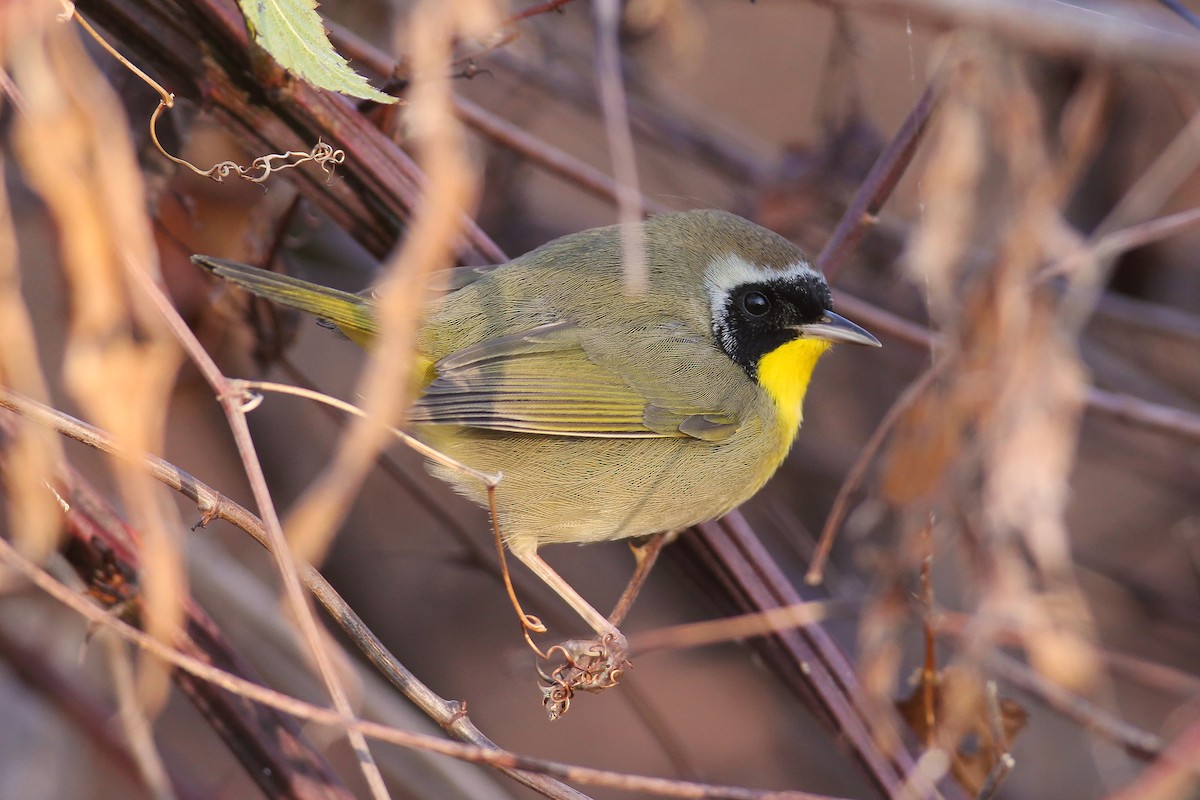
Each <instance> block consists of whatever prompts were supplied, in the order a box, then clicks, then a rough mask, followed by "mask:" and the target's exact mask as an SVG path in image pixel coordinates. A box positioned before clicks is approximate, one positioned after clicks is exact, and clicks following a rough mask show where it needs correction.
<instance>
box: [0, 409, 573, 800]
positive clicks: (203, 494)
mask: <svg viewBox="0 0 1200 800" xmlns="http://www.w3.org/2000/svg"><path fill="white" fill-rule="evenodd" d="M0 407H4V408H7V409H9V410H10V411H12V412H14V413H17V414H21V415H22V416H24V417H27V418H28V419H31V420H33V421H34V422H35V423H37V424H39V425H44V426H46V427H48V428H51V429H53V430H56V431H58V432H59V433H60V434H62V435H63V436H66V437H68V438H71V439H74V440H75V441H77V442H80V443H81V444H85V445H87V446H89V447H93V448H95V449H97V450H100V451H102V452H105V453H111V454H114V455H118V456H121V457H123V458H127V459H131V460H137V461H139V462H140V464H141V466H142V467H143V468H144V469H145V470H146V472H147V473H149V475H150V476H151V477H153V478H154V479H155V480H157V481H159V482H161V483H163V484H164V485H166V486H168V487H170V488H171V489H173V490H175V491H177V492H179V493H180V494H181V495H183V496H184V497H186V498H187V499H188V500H190V501H192V502H193V503H195V504H196V508H197V509H198V510H199V511H200V513H201V514H202V515H203V519H204V520H205V521H206V522H207V521H210V520H213V519H221V520H224V521H226V522H228V523H230V524H232V525H235V526H237V527H238V528H240V529H241V530H243V531H245V532H246V533H248V534H250V536H252V537H253V538H254V540H255V541H257V542H258V543H259V544H260V545H262V546H263V547H264V548H266V549H267V550H270V546H271V543H270V539H269V537H268V535H267V532H266V529H265V527H264V526H263V523H262V521H261V520H260V519H259V518H258V517H257V516H255V515H254V514H253V513H251V512H250V511H248V510H247V509H246V508H244V507H243V506H241V505H239V504H238V503H236V502H234V501H233V500H230V499H229V498H227V497H224V496H222V495H221V494H220V493H219V492H218V491H216V490H215V489H213V488H212V487H210V486H208V485H207V484H205V483H204V482H203V481H200V480H198V479H197V478H196V477H194V476H193V475H190V474H188V473H187V472H185V471H184V470H182V469H180V468H179V467H177V466H175V465H174V464H171V463H170V462H167V461H165V460H163V459H161V458H158V457H157V456H152V455H141V456H140V457H139V456H136V455H130V454H127V453H123V452H121V451H120V450H119V449H118V448H117V447H116V443H115V442H114V441H113V440H112V438H111V437H109V436H108V435H107V434H105V433H104V432H103V431H100V430H98V429H97V428H95V427H93V426H91V425H88V424H87V423H86V422H82V421H80V420H77V419H75V418H74V417H71V416H69V415H67V414H64V413H62V412H61V411H58V410H56V409H53V408H49V407H48V406H45V405H42V404H41V403H37V402H35V401H33V400H30V399H29V398H25V397H21V396H20V395H18V394H16V393H14V392H11V391H9V390H5V389H0ZM301 578H302V579H303V581H304V583H305V586H306V587H307V588H308V589H309V591H311V592H312V593H313V596H314V597H316V598H317V601H318V602H319V603H321V605H322V607H324V608H325V610H326V611H327V612H328V613H329V615H330V616H331V617H333V619H334V621H335V622H337V624H338V625H339V626H340V627H341V628H342V630H343V631H345V633H346V635H347V636H348V637H349V638H350V639H351V641H353V642H354V643H355V645H357V646H358V648H359V649H360V650H361V651H362V652H363V654H364V655H365V656H366V657H367V658H368V659H369V660H370V661H371V663H372V664H373V665H374V666H375V668H376V669H378V670H379V671H380V672H381V673H382V674H383V675H384V677H386V678H387V679H388V680H389V681H390V682H391V683H392V684H393V685H394V686H395V687H396V688H397V689H399V690H400V691H401V692H402V693H403V694H404V695H405V697H407V698H408V699H409V700H410V701H411V702H412V703H413V704H414V705H416V706H417V707H418V708H420V709H421V710H422V711H423V712H425V713H426V714H427V715H428V716H429V717H430V718H431V719H433V720H434V721H435V722H437V723H438V724H439V725H441V726H442V727H443V728H445V729H446V730H447V731H448V732H449V733H451V734H452V735H454V736H455V737H456V738H458V739H459V740H461V741H464V742H467V743H469V744H474V745H476V746H479V747H493V748H494V747H496V745H495V744H493V743H492V742H491V740H489V739H488V738H487V737H486V736H484V735H483V734H482V733H481V732H480V731H479V729H478V728H476V727H475V726H474V724H473V723H472V722H471V721H470V718H469V717H468V716H467V715H466V713H465V712H464V710H463V708H462V706H461V704H459V703H456V702H453V701H450V700H445V699H443V698H442V697H439V696H438V695H437V694H435V693H434V692H433V691H431V690H430V689H429V688H428V687H427V686H425V684H424V683H422V682H421V680H420V679H419V678H417V676H416V675H414V674H413V673H412V672H410V671H409V670H408V669H407V668H406V667H405V666H404V665H403V664H401V663H400V662H399V661H397V660H396V657H395V656H393V655H392V654H391V653H390V652H389V651H388V649H387V647H386V646H385V645H384V644H383V642H382V641H380V639H379V638H378V637H377V636H376V635H375V633H374V632H373V631H372V630H371V629H370V628H369V627H368V626H367V625H366V623H365V622H363V620H362V619H361V618H360V617H359V616H358V614H357V613H355V611H354V610H353V609H352V608H351V607H350V606H349V605H348V604H347V603H346V601H345V600H344V599H343V598H342V596H341V595H340V594H338V592H337V591H336V590H335V589H334V588H333V587H332V586H331V585H330V584H329V582H328V581H326V580H325V578H324V576H322V575H321V574H320V573H319V572H317V571H316V570H315V569H314V568H312V567H311V566H305V567H304V568H303V569H302V572H301ZM511 777H513V778H515V779H516V780H518V781H519V782H521V783H524V784H525V785H526V786H529V787H530V788H531V789H534V790H535V791H538V792H540V793H542V794H544V795H545V796H547V797H553V798H564V800H582V797H583V796H582V795H580V794H579V793H578V792H576V791H575V790H573V789H571V788H570V787H569V786H565V785H563V784H560V783H558V782H556V781H553V780H552V779H548V778H545V777H544V776H541V775H535V774H532V773H515V774H512V775H511Z"/></svg>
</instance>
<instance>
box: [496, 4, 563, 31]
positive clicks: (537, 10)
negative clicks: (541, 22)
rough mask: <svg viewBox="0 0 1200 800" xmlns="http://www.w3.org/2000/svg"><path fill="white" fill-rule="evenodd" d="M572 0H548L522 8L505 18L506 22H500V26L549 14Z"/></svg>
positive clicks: (503, 26) (504, 26)
mask: <svg viewBox="0 0 1200 800" xmlns="http://www.w3.org/2000/svg"><path fill="white" fill-rule="evenodd" d="M570 2H571V0H546V2H544V3H538V4H537V5H533V6H530V7H529V8H524V9H521V10H520V11H518V12H517V13H515V14H513V15H512V16H511V17H509V18H508V19H506V20H504V22H502V23H500V27H501V28H507V27H510V26H512V25H515V24H517V23H518V22H521V21H522V20H527V19H530V18H531V17H536V16H539V15H541V14H549V13H550V12H551V11H558V10H559V9H561V8H562V7H563V6H565V5H566V4H567V3H570Z"/></svg>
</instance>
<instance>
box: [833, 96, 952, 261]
mask: <svg viewBox="0 0 1200 800" xmlns="http://www.w3.org/2000/svg"><path fill="white" fill-rule="evenodd" d="M936 106H937V84H936V82H931V83H929V84H928V85H926V87H925V90H924V91H923V92H921V96H920V97H919V98H917V102H916V104H915V105H913V107H912V110H911V111H909V112H908V116H907V117H905V118H904V122H903V123H901V125H900V129H899V130H898V131H896V135H895V136H893V137H892V138H891V140H890V141H889V142H888V144H887V147H885V148H884V150H883V152H882V153H880V154H879V158H877V159H876V160H875V163H874V165H872V167H871V171H870V172H869V173H867V177H866V178H865V179H864V180H863V182H862V185H861V186H859V188H858V191H857V192H855V194H854V199H853V200H851V201H850V206H849V207H848V208H847V209H846V212H845V213H844V214H843V215H842V218H841V220H839V221H838V224H837V227H836V228H834V229H833V233H832V234H830V236H829V240H828V241H826V242H825V247H824V248H823V249H822V250H821V254H820V255H818V256H817V269H819V270H821V271H822V272H824V273H825V276H826V277H827V278H828V279H829V282H830V283H833V282H835V281H836V280H837V277H838V274H839V273H841V271H842V267H844V266H845V264H846V260H847V258H848V257H849V256H850V254H851V253H852V252H853V251H854V249H855V248H856V247H858V243H859V242H861V241H862V239H863V237H864V236H866V235H867V231H868V230H870V229H871V227H872V226H873V225H874V224H875V221H876V218H877V215H878V214H879V211H880V209H882V208H883V204H884V203H886V202H887V200H888V198H889V197H891V195H892V192H893V190H895V188H896V184H897V183H899V182H900V179H901V178H902V177H904V173H905V172H906V171H907V170H908V166H909V164H911V163H912V160H913V156H915V155H916V152H917V147H918V146H919V145H920V144H921V139H922V138H924V135H925V131H926V129H927V128H928V126H929V120H930V119H932V117H933V112H934V109H935V108H936Z"/></svg>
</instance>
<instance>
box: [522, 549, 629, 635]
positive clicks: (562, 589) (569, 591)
mask: <svg viewBox="0 0 1200 800" xmlns="http://www.w3.org/2000/svg"><path fill="white" fill-rule="evenodd" d="M513 555H515V556H516V557H517V558H519V559H520V560H521V563H522V564H524V565H525V566H527V567H529V569H530V570H531V571H532V572H533V574H534V575H537V576H538V577H539V578H541V579H542V582H543V583H545V584H546V585H547V586H549V587H550V588H551V589H553V590H554V591H555V593H556V594H558V596H559V597H561V598H562V599H563V600H564V601H566V603H567V605H569V606H570V607H571V608H573V609H575V613H576V614H578V615H579V616H580V617H582V618H583V621H584V622H586V623H587V624H588V625H589V626H590V627H591V628H592V630H594V631H595V632H596V633H597V634H599V635H600V636H602V637H603V636H608V635H611V634H616V635H617V636H620V635H621V632H620V631H618V630H617V626H616V625H614V624H613V623H611V622H609V621H608V619H607V618H606V617H605V616H604V615H603V614H601V613H600V612H599V611H597V610H596V609H595V608H593V607H592V605H591V604H590V603H589V602H588V601H587V600H584V599H583V597H582V596H581V595H580V594H579V592H577V591H575V587H574V586H572V585H571V584H569V583H567V581H566V579H565V578H563V576H561V575H559V574H558V573H557V572H555V571H554V569H553V567H551V566H550V565H549V564H547V563H546V562H545V560H543V559H542V557H541V556H539V555H538V554H537V552H536V551H530V552H527V553H522V552H515V553H513Z"/></svg>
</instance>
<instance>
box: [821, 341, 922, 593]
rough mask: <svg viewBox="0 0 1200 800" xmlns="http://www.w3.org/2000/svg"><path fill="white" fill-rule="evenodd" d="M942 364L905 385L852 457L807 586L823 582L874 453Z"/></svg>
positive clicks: (827, 519)
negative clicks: (852, 501) (855, 455)
mask: <svg viewBox="0 0 1200 800" xmlns="http://www.w3.org/2000/svg"><path fill="white" fill-rule="evenodd" d="M944 363H945V362H941V364H939V365H937V366H934V367H930V368H929V369H927V370H925V372H923V373H921V375H920V376H918V377H917V379H916V380H915V381H913V382H912V383H910V384H909V385H908V388H907V389H905V390H904V392H903V393H902V394H901V395H900V396H899V397H898V398H896V402H894V403H892V406H891V408H889V409H888V411H887V413H886V414H884V416H883V419H881V420H880V421H879V424H878V425H876V426H875V430H874V432H873V433H872V434H871V438H870V439H868V440H867V442H866V444H864V445H863V447H862V450H861V451H860V452H859V454H858V457H857V458H855V460H854V464H853V465H852V466H851V467H850V471H849V472H847V473H846V477H845V478H844V479H843V480H842V485H841V486H840V487H839V488H838V493H837V496H836V497H834V499H833V505H832V506H830V508H829V516H827V517H826V518H825V527H824V528H822V529H821V537H820V539H818V540H817V547H816V549H815V550H814V551H813V556H812V560H811V561H810V563H809V567H808V572H807V573H806V574H805V576H804V580H805V581H806V582H807V583H808V585H809V586H816V585H817V584H819V583H821V582H822V581H823V580H824V576H825V563H826V562H827V561H828V560H829V551H830V550H831V549H832V548H833V540H834V537H835V536H837V532H838V530H840V529H841V527H842V522H843V521H844V520H845V518H846V514H847V513H848V512H849V510H850V498H851V497H852V496H853V495H854V493H855V492H856V491H858V488H859V486H861V485H862V482H863V480H864V479H865V478H866V477H867V470H868V469H869V468H870V466H871V463H872V462H873V461H874V460H875V456H876V454H878V453H879V448H881V447H883V443H884V442H885V441H886V440H887V436H888V434H889V433H891V431H892V428H894V427H895V426H896V423H897V422H899V421H900V419H901V418H902V417H903V416H904V413H905V412H906V411H908V410H909V409H910V408H911V407H912V404H913V403H915V402H916V401H917V399H918V398H919V397H920V396H921V395H922V394H923V393H924V392H925V390H926V389H928V388H929V385H930V384H931V383H932V382H933V381H934V379H936V378H937V376H938V375H939V374H940V373H941V370H942V364H944Z"/></svg>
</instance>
